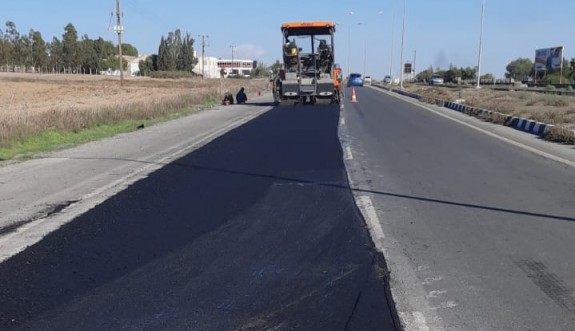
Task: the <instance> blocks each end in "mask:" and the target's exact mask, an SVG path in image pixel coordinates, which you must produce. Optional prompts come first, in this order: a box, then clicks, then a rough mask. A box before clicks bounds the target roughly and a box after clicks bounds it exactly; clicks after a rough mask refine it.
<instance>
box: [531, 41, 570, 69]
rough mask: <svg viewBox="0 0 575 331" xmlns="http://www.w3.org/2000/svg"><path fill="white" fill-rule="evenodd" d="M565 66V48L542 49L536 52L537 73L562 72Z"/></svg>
mask: <svg viewBox="0 0 575 331" xmlns="http://www.w3.org/2000/svg"><path fill="white" fill-rule="evenodd" d="M562 65H563V46H559V47H551V48H541V49H538V50H536V51H535V71H537V72H539V71H547V72H551V71H553V70H560V69H561V67H562Z"/></svg>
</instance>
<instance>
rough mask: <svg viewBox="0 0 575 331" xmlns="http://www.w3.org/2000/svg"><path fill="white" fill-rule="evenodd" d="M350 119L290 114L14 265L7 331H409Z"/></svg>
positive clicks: (6, 290) (194, 161)
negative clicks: (351, 140)
mask: <svg viewBox="0 0 575 331" xmlns="http://www.w3.org/2000/svg"><path fill="white" fill-rule="evenodd" d="M339 112H340V110H339V108H338V107H337V106H336V105H318V106H302V105H300V106H295V107H293V106H280V107H276V108H274V109H273V110H271V111H269V112H267V113H266V114H264V115H262V116H260V117H258V118H256V119H255V120H253V121H251V122H249V123H247V124H246V125H244V126H242V127H239V128H237V129H235V130H233V131H231V132H229V133H227V134H225V135H224V136H221V137H220V138H218V139H216V140H214V141H213V142H211V143H209V144H208V145H206V146H204V147H202V148H201V149H199V150H196V151H195V152H193V153H191V154H189V155H187V156H185V157H183V158H181V159H179V160H177V161H176V162H173V163H171V164H166V165H165V166H164V167H162V168H161V169H160V170H158V171H156V172H154V173H152V174H151V175H150V176H149V177H148V178H146V179H143V180H140V181H139V182H136V183H135V184H133V185H132V186H130V187H129V188H128V189H126V190H124V191H122V192H120V193H119V194H117V195H116V196H114V197H112V198H110V199H108V200H107V201H105V202H104V203H102V204H101V205H99V206H97V207H96V208H94V209H92V210H90V211H89V212H87V213H85V214H84V215H82V216H80V217H78V218H77V219H75V220H74V221H73V222H71V223H68V224H67V225H65V226H63V227H62V228H61V229H59V230H58V231H56V232H53V233H52V234H50V235H48V236H47V237H46V238H44V240H42V241H40V242H39V243H37V244H35V245H33V246H32V247H30V248H28V249H27V250H25V251H24V252H22V253H20V254H18V255H16V256H14V257H12V258H11V259H9V260H7V261H6V262H4V263H2V264H0V329H1V330H11V329H15V330H263V329H273V330H395V326H394V318H393V317H392V316H393V314H392V313H391V309H390V306H389V305H388V302H390V301H391V299H390V298H389V297H387V294H386V293H387V292H386V288H385V281H386V277H387V274H386V270H385V263H384V261H383V257H382V256H381V255H379V254H378V253H376V252H375V249H374V247H373V244H372V242H371V239H370V237H369V234H368V231H367V230H366V228H365V225H364V221H363V219H362V217H361V214H360V213H359V211H358V209H357V207H356V205H355V202H354V200H353V196H352V192H351V190H350V189H349V186H348V182H347V177H346V171H345V169H344V164H343V160H342V148H341V146H340V143H339V140H338V137H337V128H338V120H339ZM134 161H135V162H138V160H134ZM86 162H87V163H89V162H90V160H86Z"/></svg>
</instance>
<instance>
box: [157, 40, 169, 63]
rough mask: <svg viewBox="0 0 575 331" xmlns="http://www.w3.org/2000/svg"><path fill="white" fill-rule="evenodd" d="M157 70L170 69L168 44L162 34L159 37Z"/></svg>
mask: <svg viewBox="0 0 575 331" xmlns="http://www.w3.org/2000/svg"><path fill="white" fill-rule="evenodd" d="M158 70H160V71H169V70H170V55H169V54H168V44H167V42H166V39H164V36H162V38H161V39H160V48H159V49H158Z"/></svg>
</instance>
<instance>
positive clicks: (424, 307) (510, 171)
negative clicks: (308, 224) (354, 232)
mask: <svg viewBox="0 0 575 331" xmlns="http://www.w3.org/2000/svg"><path fill="white" fill-rule="evenodd" d="M356 92H357V99H358V102H357V103H353V104H352V103H350V102H349V100H347V101H346V103H345V110H344V112H343V113H342V114H343V118H342V124H341V139H342V142H343V147H344V150H348V151H349V153H348V154H349V155H348V157H347V158H346V159H347V160H346V165H347V168H348V170H349V176H350V179H351V183H352V187H353V189H354V192H355V194H356V195H364V196H367V197H369V198H370V199H371V202H372V204H373V209H374V210H375V211H374V214H375V215H376V221H375V222H376V223H377V227H379V228H380V230H381V232H382V235H383V236H380V237H381V238H379V239H377V240H376V245H378V247H381V250H382V251H383V252H384V253H385V257H386V261H387V264H388V266H389V270H390V273H391V292H392V294H393V298H394V301H395V303H396V308H397V311H398V315H399V316H400V318H401V321H402V324H403V326H404V327H405V328H406V329H408V330H573V329H574V326H575V276H574V275H575V249H574V247H575V246H574V242H575V169H574V167H573V166H571V165H570V163H569V162H570V161H569V160H565V162H557V161H556V160H550V159H548V158H547V157H544V156H542V155H543V154H541V153H539V152H537V151H536V150H535V149H529V148H530V147H529V148H527V149H525V148H524V147H522V146H523V144H527V145H530V146H531V145H532V146H533V147H534V148H535V147H536V148H540V147H541V146H543V147H541V150H542V151H543V152H545V153H551V154H553V153H554V151H556V150H557V151H558V152H560V153H558V154H556V155H567V156H568V157H573V154H574V153H575V150H574V149H573V146H559V147H557V146H553V147H551V145H550V144H546V143H543V142H540V141H537V142H535V141H532V140H535V139H536V138H533V137H532V136H530V135H528V134H524V133H520V132H518V131H515V130H512V129H508V128H503V127H500V126H499V127H495V125H493V124H487V123H482V122H480V121H478V120H475V119H470V118H467V119H462V117H461V115H460V114H456V113H455V112H453V111H450V110H444V109H439V108H436V107H434V106H429V107H427V106H426V107H427V108H429V109H425V108H422V107H421V106H420V104H413V103H412V101H409V100H407V99H405V100H403V99H402V98H397V97H395V96H392V95H390V94H387V93H383V92H381V91H378V90H374V89H370V88H367V87H364V88H356ZM347 95H350V93H349V92H348V93H347ZM438 114H442V115H444V116H448V117H453V118H458V119H460V120H461V121H460V122H454V121H452V120H450V119H448V118H445V117H444V116H440V115H438ZM470 126H472V127H477V128H481V130H482V131H478V130H475V129H473V128H471V127H470ZM492 133H495V134H492ZM495 136H505V137H508V138H505V140H501V139H497V138H496V137H495ZM515 138H517V140H516V141H521V142H520V143H517V144H516V143H513V144H512V143H510V141H507V139H509V140H515ZM559 150H560V151H559ZM561 153H563V154H561ZM364 213H365V211H364Z"/></svg>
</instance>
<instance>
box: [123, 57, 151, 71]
mask: <svg viewBox="0 0 575 331" xmlns="http://www.w3.org/2000/svg"><path fill="white" fill-rule="evenodd" d="M122 57H123V58H124V61H126V62H128V68H127V74H128V76H139V75H140V61H146V59H147V58H148V57H149V56H148V55H140V56H138V57H135V56H126V55H124V56H122Z"/></svg>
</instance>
